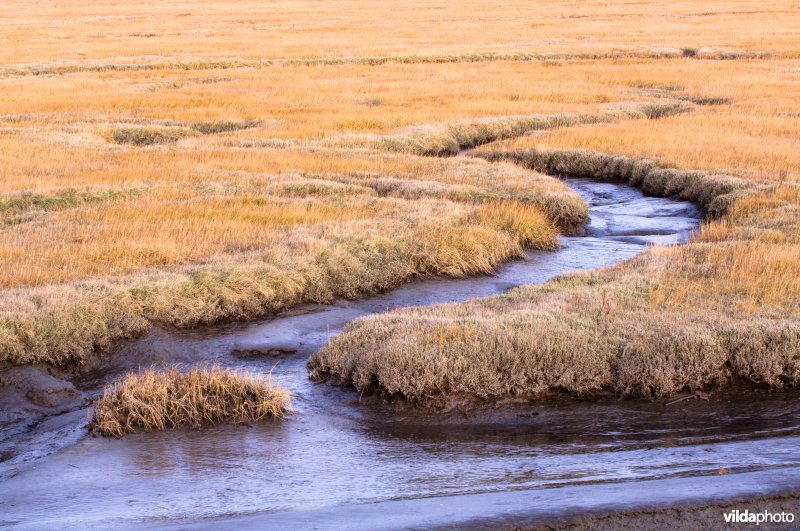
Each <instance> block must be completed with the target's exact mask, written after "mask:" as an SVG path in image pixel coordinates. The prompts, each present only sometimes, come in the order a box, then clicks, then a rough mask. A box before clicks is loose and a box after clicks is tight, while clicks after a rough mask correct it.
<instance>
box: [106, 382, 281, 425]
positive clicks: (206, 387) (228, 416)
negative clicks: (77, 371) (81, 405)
mask: <svg viewBox="0 0 800 531" xmlns="http://www.w3.org/2000/svg"><path fill="white" fill-rule="evenodd" d="M290 404H291V399H290V394H289V392H288V391H286V390H285V389H283V388H281V387H277V386H275V385H273V384H272V382H271V381H270V378H269V377H264V376H258V375H255V374H249V373H244V372H237V371H233V370H231V369H222V368H220V367H218V366H212V367H209V368H193V369H189V370H188V371H185V372H184V371H181V370H180V369H179V368H177V367H172V368H170V369H168V370H164V371H158V370H155V369H146V370H143V371H140V372H137V373H129V374H127V375H126V376H125V377H124V378H122V379H121V380H119V381H117V382H115V383H113V384H111V385H109V386H107V387H106V389H105V390H104V391H103V395H102V396H101V397H100V398H99V399H98V400H97V401H96V402H95V404H94V409H95V411H94V419H93V420H92V423H91V425H92V428H93V429H96V430H97V431H98V432H100V433H101V434H103V435H105V436H110V437H122V436H123V435H124V434H126V433H132V432H136V431H153V430H165V429H170V428H177V427H180V426H191V427H195V428H196V427H200V426H203V425H210V424H218V423H221V422H233V423H236V424H245V423H250V422H259V421H263V420H267V419H276V418H278V419H279V418H282V417H283V415H284V414H285V412H286V409H287V408H288V407H289V405H290Z"/></svg>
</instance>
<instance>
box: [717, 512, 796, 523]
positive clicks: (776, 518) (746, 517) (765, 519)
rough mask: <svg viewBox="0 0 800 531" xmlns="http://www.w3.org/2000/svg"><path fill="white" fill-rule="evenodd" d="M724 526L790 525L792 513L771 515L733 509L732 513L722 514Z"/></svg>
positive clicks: (792, 517) (792, 518)
mask: <svg viewBox="0 0 800 531" xmlns="http://www.w3.org/2000/svg"><path fill="white" fill-rule="evenodd" d="M723 516H724V517H725V523H726V524H756V525H760V524H791V523H792V522H794V513H771V512H769V511H761V512H758V513H754V512H751V511H749V510H748V509H745V510H744V511H740V510H739V509H734V510H733V511H730V512H727V513H724V514H723Z"/></svg>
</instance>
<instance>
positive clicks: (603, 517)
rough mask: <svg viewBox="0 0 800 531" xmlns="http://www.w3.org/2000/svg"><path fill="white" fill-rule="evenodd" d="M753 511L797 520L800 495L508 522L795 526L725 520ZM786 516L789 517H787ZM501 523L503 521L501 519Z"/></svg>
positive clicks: (598, 529)
mask: <svg viewBox="0 0 800 531" xmlns="http://www.w3.org/2000/svg"><path fill="white" fill-rule="evenodd" d="M745 509H749V510H750V512H761V511H767V512H769V513H773V514H775V513H791V514H792V515H793V516H794V522H795V523H796V522H797V519H798V518H800V495H798V494H787V495H783V496H772V497H756V498H740V499H737V500H735V501H729V502H722V503H699V504H697V503H683V504H679V505H676V506H673V507H650V508H644V509H638V510H633V511H620V512H617V513H614V512H611V513H602V512H600V513H595V514H588V515H580V514H577V515H572V516H570V517H566V518H557V519H554V520H552V521H549V522H547V523H546V524H538V525H537V524H533V525H532V526H527V525H525V523H524V522H523V523H521V524H520V523H514V522H508V523H509V524H511V525H512V526H514V527H520V528H522V529H530V530H531V531H547V530H550V529H570V530H575V531H580V530H584V529H585V530H589V529H591V530H595V531H606V530H607V531H616V530H618V529H632V530H638V529H675V528H680V529H683V530H685V531H727V530H729V529H752V528H754V527H757V528H758V529H765V530H779V529H781V530H782V529H787V528H791V527H794V526H793V525H792V524H786V523H775V522H773V523H762V524H760V525H758V526H755V524H752V523H749V524H747V523H738V524H730V523H725V516H724V515H725V514H726V513H730V512H731V511H735V510H739V511H740V512H741V511H744V510H745ZM787 518H789V517H788V516H787ZM498 524H500V522H498Z"/></svg>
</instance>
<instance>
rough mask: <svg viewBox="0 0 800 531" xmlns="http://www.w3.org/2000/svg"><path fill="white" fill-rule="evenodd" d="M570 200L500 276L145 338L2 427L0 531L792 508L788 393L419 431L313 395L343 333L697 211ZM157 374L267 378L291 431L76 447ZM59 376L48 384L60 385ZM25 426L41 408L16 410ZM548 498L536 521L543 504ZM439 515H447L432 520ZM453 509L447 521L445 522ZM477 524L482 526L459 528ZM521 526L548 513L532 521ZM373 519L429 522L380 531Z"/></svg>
mask: <svg viewBox="0 0 800 531" xmlns="http://www.w3.org/2000/svg"><path fill="white" fill-rule="evenodd" d="M568 182H569V184H570V185H571V186H573V187H574V188H575V189H576V190H577V191H579V192H580V193H581V194H582V196H583V197H584V199H585V200H586V201H587V203H588V204H589V205H590V214H591V223H590V224H589V225H588V226H587V228H586V231H585V234H584V235H582V236H571V237H565V238H563V239H562V244H563V245H562V247H561V249H559V250H558V251H555V252H532V253H529V256H528V259H527V260H524V261H518V262H513V263H509V264H506V265H505V266H503V267H502V268H501V269H500V270H499V271H498V274H497V275H495V276H492V277H479V278H472V279H459V280H430V281H423V282H417V283H413V284H409V285H407V286H404V287H401V288H399V289H397V290H394V291H392V292H389V293H386V294H383V295H379V296H376V297H372V298H369V299H365V300H360V301H338V302H336V303H335V304H332V305H307V306H303V307H299V308H296V309H294V310H292V311H291V312H287V313H286V314H282V315H281V316H278V317H277V318H275V319H272V320H268V321H261V322H254V323H245V324H232V325H227V326H220V327H213V328H207V329H201V330H191V331H173V330H154V331H153V332H151V333H149V334H147V335H146V336H144V337H143V338H141V339H140V340H137V341H134V342H130V343H124V344H121V345H119V346H118V347H117V348H115V349H114V351H113V352H112V353H110V354H109V355H108V356H106V357H104V358H99V359H98V360H97V361H96V362H95V364H94V365H93V366H91V367H89V370H87V371H85V372H83V373H82V374H80V375H78V376H77V377H73V378H72V379H71V380H70V381H69V382H68V384H69V385H67V386H65V387H66V388H67V389H69V386H72V387H73V388H74V390H75V393H77V395H76V394H75V393H73V392H72V391H69V390H67V391H64V393H65V396H66V397H67V398H69V400H71V402H69V401H67V400H66V399H65V400H64V402H62V403H60V404H59V403H56V404H55V405H54V406H53V408H55V409H56V410H57V411H56V414H46V413H43V412H42V411H41V410H35V411H38V412H37V413H35V414H34V413H31V414H30V417H29V419H32V420H30V421H29V422H28V423H27V424H26V423H25V421H23V422H17V423H16V424H14V423H13V422H9V423H7V424H5V425H4V427H3V435H2V437H0V439H2V441H0V451H2V452H5V453H4V454H3V455H4V460H3V462H2V463H0V494H2V496H0V514H3V517H2V521H0V524H6V525H14V524H16V525H19V526H21V527H33V528H40V527H42V526H45V527H50V526H55V527H78V526H84V525H87V524H88V525H96V526H103V527H105V526H110V525H120V524H121V525H126V526H133V525H139V524H141V525H147V526H152V525H158V526H170V525H173V524H175V525H178V526H190V527H191V526H196V525H198V526H203V525H209V526H211V525H219V524H220V523H221V521H220V520H219V519H223V520H224V521H225V522H228V523H231V524H233V523H237V522H238V523H242V524H248V520H247V519H249V518H253V519H254V520H252V522H249V523H252V525H259V526H261V525H292V526H296V527H306V526H310V525H311V524H312V523H313V524H314V525H319V524H320V520H314V519H315V518H321V521H323V522H326V521H327V522H330V523H332V524H335V523H336V522H337V521H338V522H339V524H341V525H345V524H347V523H348V521H345V520H347V519H349V523H350V524H352V522H362V523H363V527H381V525H384V524H385V525H386V526H388V527H398V526H401V525H402V526H408V525H411V526H414V525H420V526H425V527H431V526H432V527H436V526H441V525H449V524H453V525H456V523H458V522H460V523H462V524H464V525H466V524H468V523H469V522H472V523H475V524H476V525H480V523H479V522H481V521H483V522H485V523H487V524H489V526H490V527H495V526H501V527H502V526H505V525H506V523H510V522H511V521H512V520H505V518H512V519H513V518H517V519H518V520H516V521H517V522H519V523H524V524H525V525H532V526H536V525H540V524H541V523H542V522H543V520H539V521H537V520H536V518H545V519H546V518H555V517H556V516H558V513H557V511H555V506H556V505H557V504H558V503H560V501H563V500H569V499H571V498H570V496H572V497H573V498H575V499H586V500H592V499H594V500H596V501H597V504H596V505H597V506H587V507H584V508H583V509H581V507H579V506H577V505H574V506H569V505H564V507H567V508H569V507H572V509H571V510H572V512H573V513H576V514H577V513H580V512H581V511H594V510H597V509H598V508H599V509H603V508H608V507H606V505H607V503H608V501H609V500H614V499H616V498H615V496H616V495H615V494H614V492H616V491H615V489H617V488H623V487H620V485H632V486H631V487H629V489H630V492H632V493H633V492H639V493H641V491H642V490H647V492H650V494H651V496H650V498H648V499H644V498H643V499H641V500H640V501H638V502H637V500H636V498H631V501H630V506H622V507H616V508H613V507H612V508H611V509H613V510H615V511H617V510H623V511H626V510H629V509H630V507H632V506H633V504H634V502H636V503H638V504H639V505H641V506H645V505H648V503H649V504H650V505H652V504H655V503H656V502H661V503H673V504H675V503H683V502H697V500H698V499H701V498H702V499H706V500H708V499H712V498H713V499H726V498H732V497H736V496H741V495H745V496H764V495H767V494H774V493H776V492H785V491H786V490H787V489H789V490H791V488H794V489H795V490H796V489H797V485H800V479H798V474H800V452H798V451H797V448H798V443H799V442H800V397H798V396H797V394H796V393H794V394H793V393H786V392H783V393H779V392H760V391H750V392H746V393H735V394H732V395H730V396H714V395H712V396H711V397H710V398H709V399H708V400H698V399H689V400H685V401H682V402H679V403H675V404H672V405H669V406H667V405H666V404H665V403H648V402H642V401H619V400H615V399H607V400H606V399H604V400H600V401H596V402H583V401H579V400H574V399H569V400H552V401H539V402H535V403H503V404H492V405H487V406H486V407H482V408H466V407H454V408H452V409H451V410H450V411H448V412H446V413H441V412H437V413H430V412H427V413H426V412H420V411H412V410H407V411H406V410H402V408H401V409H398V408H396V407H394V406H393V405H391V404H385V403H382V401H380V400H361V397H359V395H358V394H357V393H354V392H352V391H349V390H347V389H341V388H337V387H333V386H330V385H318V384H315V383H313V382H311V381H310V380H309V379H308V377H307V372H306V368H305V363H306V361H307V359H308V357H309V356H310V355H311V354H313V353H314V352H315V351H316V350H318V349H319V348H320V347H321V346H322V345H323V344H324V343H325V342H326V341H327V340H328V338H329V337H331V336H334V335H336V334H338V333H339V332H340V331H341V329H342V327H343V326H344V325H345V324H347V323H348V322H350V321H351V320H353V319H355V318H358V317H361V316H364V315H369V314H372V313H376V312H384V311H387V310H390V309H392V308H398V307H403V306H411V305H423V304H437V303H445V302H459V301H464V300H468V299H471V298H475V297H480V296H488V295H494V294H497V293H502V292H505V291H507V290H509V289H511V288H513V287H515V286H518V285H521V284H532V283H540V282H544V281H546V280H547V279H549V278H551V277H553V276H555V275H558V274H562V273H567V272H570V271H575V270H578V269H593V268H597V267H602V266H605V265H611V264H615V263H619V262H621V261H623V260H625V259H628V258H630V257H632V256H634V255H636V254H637V253H639V252H641V251H642V249H643V248H644V247H645V246H646V245H648V244H651V243H673V242H676V241H680V240H681V239H682V238H685V237H686V235H687V234H688V233H689V232H690V231H691V230H692V229H693V228H695V227H696V226H697V224H698V223H699V217H700V216H699V212H698V211H697V209H696V208H695V207H694V206H692V205H690V204H688V203H684V202H677V201H671V200H668V199H657V198H647V197H644V196H643V195H642V194H641V193H640V192H638V191H636V190H634V189H631V188H628V187H622V186H618V185H614V184H603V183H596V182H591V181H584V180H568ZM161 363H164V364H171V363H182V364H185V365H194V364H207V363H218V364H220V365H222V366H225V367H237V368H244V369H249V370H257V371H264V372H266V371H271V372H272V377H273V379H274V380H275V381H276V383H279V384H281V385H283V386H285V387H287V388H288V389H290V390H291V391H292V392H293V393H294V395H295V400H294V404H295V405H294V411H293V412H292V414H291V415H290V418H289V419H288V420H287V421H286V422H280V423H266V424H261V425H254V426H249V427H248V426H229V425H221V426H215V427H211V428H208V429H202V430H177V431H169V432H162V433H149V434H135V435H130V436H127V437H125V438H123V439H122V440H113V439H103V438H92V437H87V436H86V430H85V428H84V425H85V422H86V420H87V418H88V415H89V413H90V410H89V408H88V407H86V404H87V402H88V401H89V400H90V399H91V398H92V397H93V396H96V394H97V393H98V392H99V390H100V389H101V387H102V385H103V384H105V383H107V382H108V381H111V380H113V379H114V378H115V377H118V376H119V375H120V374H122V373H124V372H125V371H127V370H131V369H136V368H137V367H140V366H141V367H145V366H149V365H151V364H161ZM57 376H58V375H55V376H52V377H53V378H54V379H55V380H60V378H58V377H57ZM61 381H65V380H61ZM51 383H52V382H51ZM58 385H62V384H58ZM62 386H63V385H62ZM6 390H7V391H8V388H6ZM9 392H11V391H9ZM20 393H22V391H18V392H17V395H15V396H16V397H17V399H18V400H19V401H20V403H23V405H24V401H25V400H27V401H28V402H31V400H32V399H31V397H29V396H28V395H27V393H25V394H24V395H21V394H20ZM20 396H21V397H22V398H20ZM32 396H33V395H32ZM56 402H57V400H56ZM496 406H501V407H496ZM35 407H39V408H41V407H43V406H40V405H39V406H37V405H36V404H34V405H33V406H30V408H29V409H35ZM58 408H61V409H62V410H63V411H61V410H58ZM9 426H10V427H9ZM12 428H13V429H12ZM748 474H761V475H762V476H759V478H761V479H759V480H758V481H757V482H755V483H753V485H755V487H754V488H752V489H751V490H748V491H746V492H742V491H741V490H737V488H735V485H736V484H741V483H742V482H744V483H748V484H749V483H751V482H752V481H753V480H752V478H754V477H755V476H748ZM728 478H740V479H741V481H738V480H737V481H732V480H729V479H728ZM748 478H750V479H748ZM780 478H783V480H785V481H783V480H781V481H783V483H781V482H780V481H779V479H780ZM645 481H678V482H681V483H680V486H675V485H673V484H667V487H669V488H667V490H666V491H664V489H644V488H643V487H641V486H637V485H643V484H644V482H645ZM669 485H672V486H671V487H670V486H669ZM693 485H694V486H693ZM709 485H712V486H713V488H711V487H709ZM690 487H691V488H690ZM665 488H666V487H665ZM687 488H690V490H691V489H695V490H694V492H695V497H694V498H692V499H688V500H687V499H682V498H681V499H679V498H676V497H671V496H669V495H668V494H669V492H672V490H676V491H685V490H686V489H687ZM563 489H579V491H576V493H573V494H568V493H569V492H572V491H568V490H563ZM580 489H593V490H592V492H594V494H591V495H589V494H587V492H589V491H586V490H580ZM670 489H672V490H670ZM709 489H711V490H709ZM665 492H666V494H665ZM532 493H534V494H535V493H538V494H535V495H534V494H532ZM658 493H660V494H658ZM703 493H706V494H705V495H704V494H703ZM475 496H477V497H483V498H471V497H475ZM537 496H539V498H537ZM548 496H550V498H549V499H550V502H549V505H548V504H547V503H545V502H544V501H541V500H545V499H547V497H548ZM703 496H705V497H704V498H703ZM490 498H491V500H494V501H491V502H490V501H489V500H490ZM537 500H540V501H537ZM603 503H606V505H602V504H603ZM387 504H388V505H387ZM407 504H410V505H409V507H407V508H406V505H407ZM437 504H438V505H437ZM498 504H499V505H498ZM537 504H538V505H537ZM598 504H599V505H598ZM601 505H602V507H601ZM444 506H450V508H449V509H448V508H447V507H445V509H441V510H438V509H436V507H444ZM334 507H337V508H338V509H335V510H334ZM459 507H461V508H462V509H464V510H462V513H463V514H462V515H461V516H457V515H456V513H454V512H453V511H456V512H457V511H458V510H459ZM481 507H483V508H484V509H485V510H484V509H481V510H482V511H484V512H477V513H474V514H473V513H469V511H467V512H464V511H465V510H466V509H468V508H481ZM504 507H505V508H504ZM534 507H541V508H543V509H542V510H541V511H539V512H538V513H537V514H534V515H532V514H530V511H531V508H534ZM547 507H550V508H551V509H552V510H550V512H547V511H545V510H544V508H547ZM337 511H338V512H337ZM442 511H445V512H442ZM447 511H450V512H447ZM526 511H527V512H526ZM387 512H391V513H392V514H398V515H401V516H402V515H405V516H406V517H407V518H411V515H412V513H413V514H420V515H422V516H425V515H427V517H428V518H429V519H428V520H424V519H423V520H419V521H415V520H410V519H409V520H405V521H403V522H399V521H396V522H395V523H394V525H393V524H392V521H389V520H386V521H385V522H384V523H383V524H381V525H378V524H379V523H380V522H382V521H381V520H379V519H380V518H385V517H386V514H387ZM337 514H338V515H339V516H338V517H337V516H336V515H337ZM437 515H438V516H437ZM422 516H420V517H422ZM336 518H341V519H342V520H337V519H336ZM437 518H438V519H437ZM526 518H527V520H526ZM239 519H245V520H241V521H240V520H239ZM415 522H416V523H415ZM537 522H538V523H537ZM371 524H375V525H371ZM495 524H496V525H495ZM226 525H227V524H226Z"/></svg>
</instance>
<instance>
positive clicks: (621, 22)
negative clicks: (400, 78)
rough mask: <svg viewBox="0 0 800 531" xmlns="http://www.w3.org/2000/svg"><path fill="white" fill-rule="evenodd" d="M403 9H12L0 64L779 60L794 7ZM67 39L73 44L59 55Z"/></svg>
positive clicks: (438, 5) (350, 3) (121, 4)
mask: <svg viewBox="0 0 800 531" xmlns="http://www.w3.org/2000/svg"><path fill="white" fill-rule="evenodd" d="M460 7H461V9H459V10H458V11H457V12H456V11H453V9H452V5H451V4H449V3H445V2H422V1H419V0H414V1H410V2H405V3H403V4H402V5H396V4H392V5H389V4H380V5H373V4H369V9H365V5H364V3H363V2H361V1H359V0H345V1H341V2H330V3H328V2H322V3H320V2H312V1H299V2H297V1H291V2H290V1H287V0H284V1H280V2H274V3H271V4H269V5H268V6H265V5H263V4H261V3H259V2H240V3H236V4H231V3H230V2H222V1H219V0H217V1H211V2H197V1H191V0H180V1H171V2H168V3H162V4H160V5H159V6H157V7H156V6H141V5H137V6H136V9H135V10H134V9H133V8H132V7H131V5H130V3H129V2H127V1H124V0H112V1H109V2H105V3H104V4H103V10H102V12H98V10H97V8H96V4H93V3H90V2H77V3H72V4H70V5H68V6H65V5H63V4H61V3H59V2H55V1H54V0H49V1H45V2H37V3H36V4H35V5H32V4H30V3H27V2H23V1H20V0H15V1H11V2H10V3H9V4H8V9H7V13H6V14H5V16H4V17H3V19H2V26H0V28H2V29H1V30H0V33H2V34H3V35H5V36H6V37H5V38H6V39H7V42H8V45H7V46H6V47H4V51H3V53H2V54H0V62H2V63H4V64H11V65H19V64H33V65H36V66H39V67H41V66H43V65H47V64H52V63H56V62H57V63H61V64H106V63H114V62H121V63H134V62H164V61H175V60H185V61H188V62H191V61H199V60H209V61H237V60H249V59H275V58H299V59H306V58H319V57H325V58H327V57H364V56H379V57H384V56H394V55H422V54H425V55H431V54H432V55H455V54H475V53H492V52H493V53H511V52H539V53H582V52H607V51H618V50H645V51H660V50H673V51H675V52H677V53H682V52H681V49H682V48H687V49H694V50H697V51H699V52H702V51H703V50H702V48H703V47H710V48H712V49H724V50H727V49H731V48H734V49H742V50H748V51H771V52H774V53H786V52H787V51H788V50H793V49H794V48H793V46H794V44H795V43H796V38H797V28H798V18H800V14H799V13H798V9H797V5H796V4H794V3H792V2H787V1H782V2H773V3H770V4H769V5H768V6H765V5H764V4H762V3H758V2H743V1H738V2H734V3H731V2H723V1H720V0H714V1H708V0H705V1H698V0H695V1H681V2H642V3H637V4H629V3H626V4H618V3H606V4H602V5H597V4H581V3H574V2H573V3H564V2H563V1H558V0H548V1H544V2H537V3H536V4H531V3H529V2H522V1H513V2H505V3H503V4H498V3H497V2H493V1H486V0H471V1H470V2H469V3H467V4H462V5H461V6H460ZM65 40H66V41H67V42H69V43H70V46H69V47H65V46H64V42H65Z"/></svg>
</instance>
